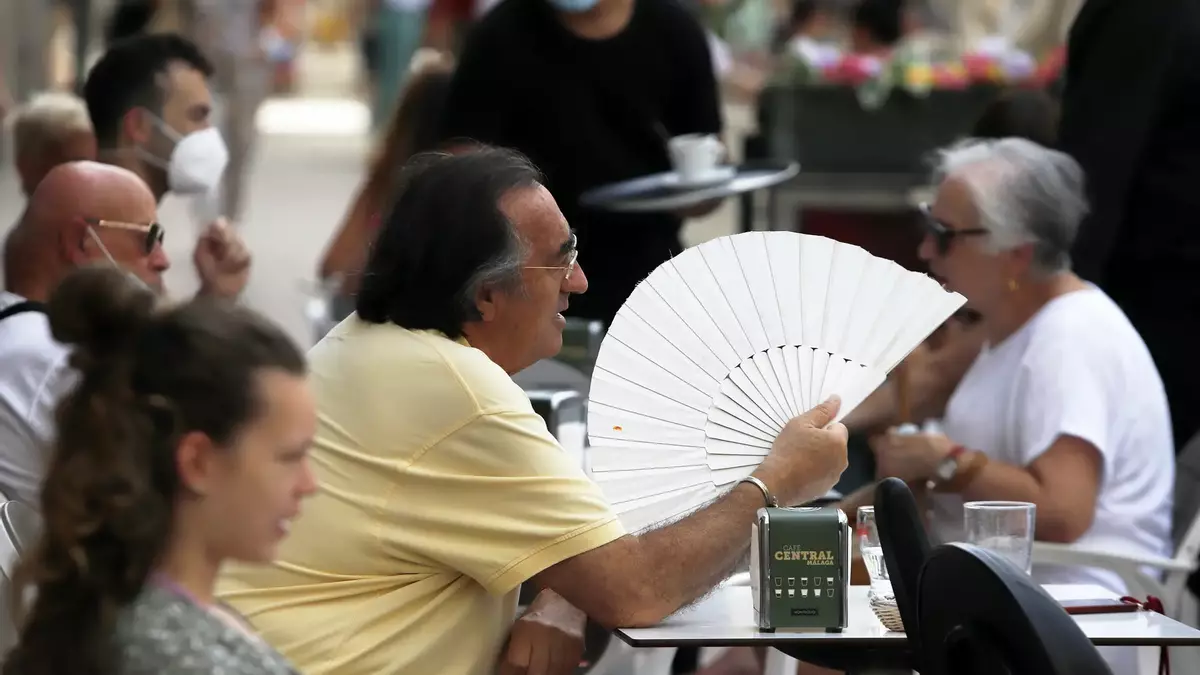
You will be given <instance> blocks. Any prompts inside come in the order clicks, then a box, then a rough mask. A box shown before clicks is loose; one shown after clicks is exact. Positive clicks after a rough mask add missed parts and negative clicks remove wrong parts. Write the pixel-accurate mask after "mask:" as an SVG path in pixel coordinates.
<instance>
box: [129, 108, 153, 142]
mask: <svg viewBox="0 0 1200 675" xmlns="http://www.w3.org/2000/svg"><path fill="white" fill-rule="evenodd" d="M153 133H154V120H153V118H152V117H151V115H150V111H148V110H146V109H145V108H140V107H133V108H130V109H129V110H127V111H125V114H124V115H122V116H121V136H122V137H123V138H127V139H129V140H130V141H131V142H133V143H134V144H135V145H145V144H146V143H149V142H150V137H151V135H153Z"/></svg>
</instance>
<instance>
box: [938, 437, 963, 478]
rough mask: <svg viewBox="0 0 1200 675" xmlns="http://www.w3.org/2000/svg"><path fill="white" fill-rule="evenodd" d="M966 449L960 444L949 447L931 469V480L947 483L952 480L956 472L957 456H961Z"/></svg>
mask: <svg viewBox="0 0 1200 675" xmlns="http://www.w3.org/2000/svg"><path fill="white" fill-rule="evenodd" d="M966 451H967V449H966V448H964V447H963V446H961V445H956V446H954V447H953V448H950V452H949V453H948V454H947V455H946V456H945V457H943V458H942V461H940V462H938V465H937V468H936V469H934V470H933V480H934V482H936V483H949V482H950V481H952V480H954V475H955V474H957V473H958V458H959V457H961V456H962V454H963V453H964V452H966Z"/></svg>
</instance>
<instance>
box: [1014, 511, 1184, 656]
mask: <svg viewBox="0 0 1200 675" xmlns="http://www.w3.org/2000/svg"><path fill="white" fill-rule="evenodd" d="M1197 555H1200V514H1198V516H1197V517H1195V518H1193V519H1192V523H1191V525H1190V526H1189V527H1188V529H1187V531H1186V533H1185V534H1184V536H1183V540H1182V541H1180V542H1179V545H1178V547H1177V548H1176V550H1175V557H1173V558H1160V557H1157V556H1146V555H1138V554H1134V553H1129V552H1126V551H1122V550H1120V549H1119V548H1115V547H1114V548H1113V549H1100V548H1090V547H1087V546H1079V545H1077V544H1053V543H1049V542H1043V541H1036V542H1034V543H1033V562H1034V563H1035V564H1049V565H1068V566H1078V567H1094V568H1098V569H1103V570H1107V571H1110V572H1113V573H1115V574H1116V575H1117V576H1119V577H1120V578H1121V581H1122V582H1124V584H1125V587H1126V589H1127V593H1128V594H1129V595H1131V596H1133V597H1135V598H1138V599H1139V600H1145V599H1146V597H1147V596H1150V595H1153V596H1155V597H1157V598H1159V599H1160V600H1162V603H1163V611H1164V613H1166V615H1167V616H1169V617H1171V618H1172V619H1175V620H1176V621H1180V622H1182V623H1185V624H1189V625H1191V624H1193V623H1195V616H1196V600H1195V598H1194V597H1193V596H1192V595H1191V594H1190V593H1189V592H1188V589H1187V579H1188V576H1190V575H1191V573H1192V572H1193V571H1195V570H1196V567H1197V565H1196V560H1197ZM1160 577H1161V578H1160ZM1158 655H1159V651H1158V649H1151V648H1143V649H1139V650H1138V663H1139V666H1138V671H1139V672H1140V673H1141V674H1142V675H1154V674H1155V673H1157V672H1158ZM1171 665H1172V667H1173V668H1174V669H1176V670H1175V672H1179V673H1200V649H1198V648H1195V647H1172V648H1171Z"/></svg>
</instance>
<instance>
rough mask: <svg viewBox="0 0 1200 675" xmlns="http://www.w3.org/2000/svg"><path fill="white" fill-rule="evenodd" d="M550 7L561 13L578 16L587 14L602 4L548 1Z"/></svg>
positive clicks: (578, 0) (596, 0)
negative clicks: (582, 13)
mask: <svg viewBox="0 0 1200 675" xmlns="http://www.w3.org/2000/svg"><path fill="white" fill-rule="evenodd" d="M547 1H548V2H549V3H550V6H551V7H553V8H554V9H557V10H558V11H560V12H567V13H568V14H578V13H580V12H586V11H588V10H589V9H591V8H593V7H595V6H596V5H597V4H599V3H600V0H547Z"/></svg>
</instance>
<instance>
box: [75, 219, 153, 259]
mask: <svg viewBox="0 0 1200 675" xmlns="http://www.w3.org/2000/svg"><path fill="white" fill-rule="evenodd" d="M83 222H85V223H87V224H88V225H91V226H92V227H106V228H110V229H114V230H126V231H130V232H142V233H144V234H145V235H146V241H145V242H144V243H143V248H144V250H145V253H146V255H150V254H151V253H153V252H154V247H156V246H161V245H162V243H163V239H164V238H165V236H166V234H165V233H164V232H163V227H162V225H159V224H158V223H124V222H121V221H119V220H102V219H100V218H84V219H83Z"/></svg>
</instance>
